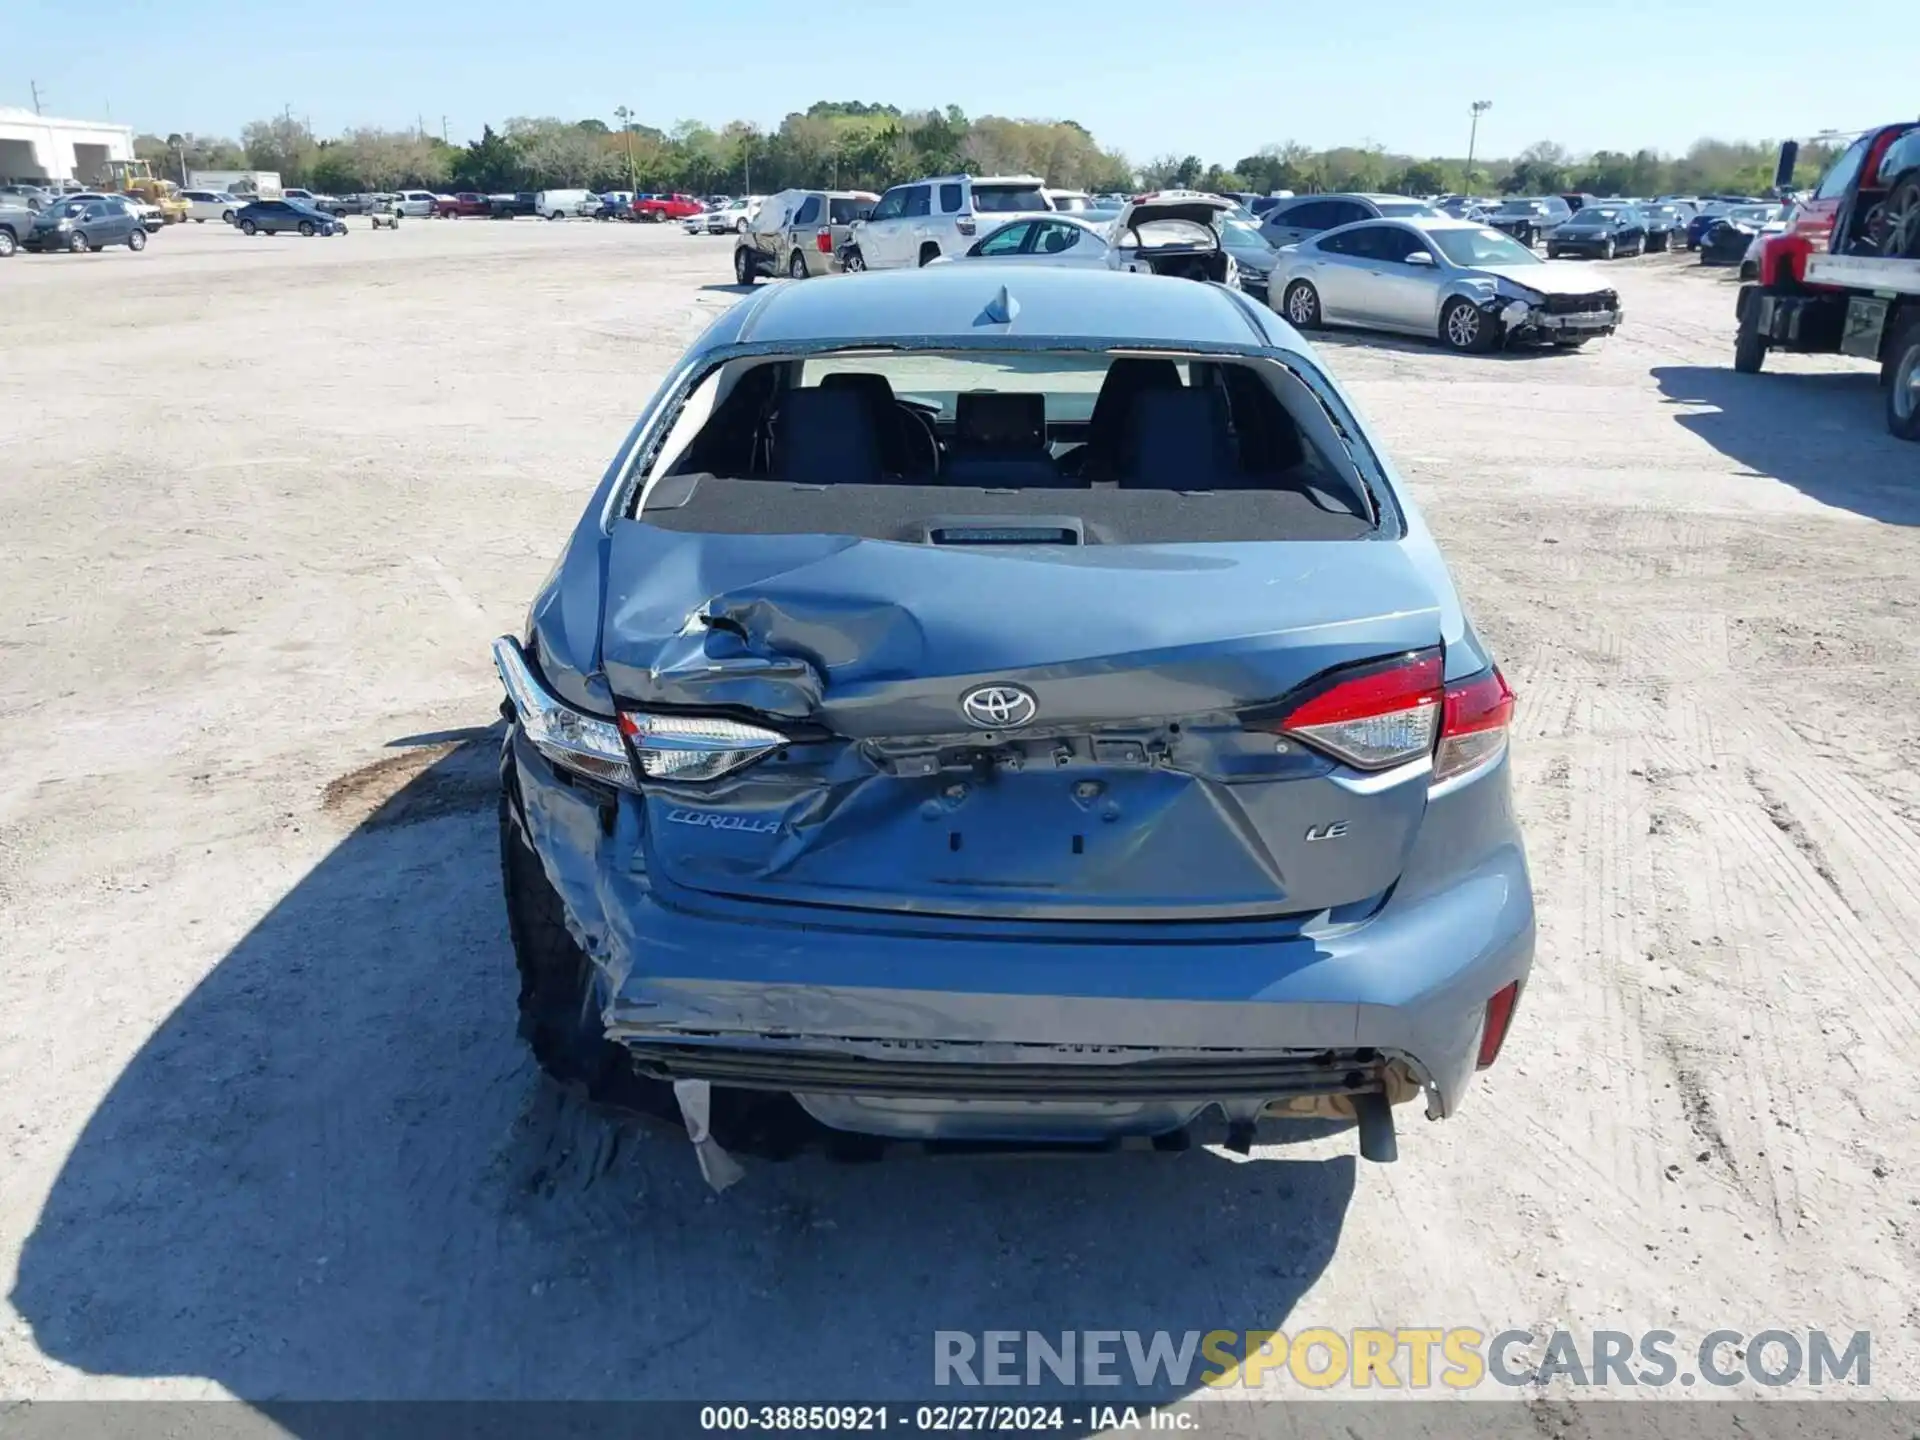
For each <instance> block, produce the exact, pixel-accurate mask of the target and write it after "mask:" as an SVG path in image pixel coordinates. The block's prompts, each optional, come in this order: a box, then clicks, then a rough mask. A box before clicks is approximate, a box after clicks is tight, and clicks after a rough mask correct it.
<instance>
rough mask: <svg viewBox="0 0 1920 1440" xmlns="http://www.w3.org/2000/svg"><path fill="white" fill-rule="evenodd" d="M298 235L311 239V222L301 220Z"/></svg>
mask: <svg viewBox="0 0 1920 1440" xmlns="http://www.w3.org/2000/svg"><path fill="white" fill-rule="evenodd" d="M300 233H301V234H302V235H305V236H307V237H308V238H309V239H311V238H312V236H313V222H312V221H311V220H302V221H301V222H300Z"/></svg>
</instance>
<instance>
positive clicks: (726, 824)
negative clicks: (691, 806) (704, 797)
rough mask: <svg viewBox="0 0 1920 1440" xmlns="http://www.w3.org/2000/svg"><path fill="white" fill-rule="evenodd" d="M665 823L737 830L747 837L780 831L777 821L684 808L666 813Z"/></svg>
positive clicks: (707, 828) (708, 828) (704, 828)
mask: <svg viewBox="0 0 1920 1440" xmlns="http://www.w3.org/2000/svg"><path fill="white" fill-rule="evenodd" d="M667 821H668V823H670V824H673V825H695V826H698V827H700V828H701V829H703V830H738V831H743V832H745V833H746V834H748V835H772V834H775V833H777V832H778V831H779V829H780V822H779V821H778V820H772V819H756V818H754V817H753V816H751V815H728V814H725V813H724V812H722V811H719V810H688V809H686V808H684V807H681V808H678V809H674V810H669V811H667Z"/></svg>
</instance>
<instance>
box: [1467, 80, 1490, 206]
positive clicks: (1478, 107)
mask: <svg viewBox="0 0 1920 1440" xmlns="http://www.w3.org/2000/svg"><path fill="white" fill-rule="evenodd" d="M1492 108H1493V102H1492V101H1491V100H1476V101H1474V102H1473V128H1472V129H1471V130H1469V131H1468V132H1467V173H1466V176H1465V177H1464V183H1465V185H1466V187H1467V193H1469V194H1471V193H1473V151H1474V147H1475V145H1476V144H1477V143H1478V141H1479V139H1480V117H1481V116H1482V115H1484V114H1486V113H1487V111H1489V110H1491V109H1492Z"/></svg>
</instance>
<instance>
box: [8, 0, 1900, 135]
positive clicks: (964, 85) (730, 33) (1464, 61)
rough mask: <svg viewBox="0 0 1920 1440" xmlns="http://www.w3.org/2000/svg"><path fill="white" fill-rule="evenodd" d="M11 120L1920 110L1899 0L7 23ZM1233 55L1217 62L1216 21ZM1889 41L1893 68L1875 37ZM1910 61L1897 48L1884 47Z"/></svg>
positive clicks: (887, 1)
mask: <svg viewBox="0 0 1920 1440" xmlns="http://www.w3.org/2000/svg"><path fill="white" fill-rule="evenodd" d="M4 3H5V10H6V18H5V20H4V22H0V104H18V105H26V104H28V103H30V102H29V92H28V82H29V81H30V80H34V81H38V82H39V84H40V88H41V93H42V97H43V104H44V108H45V110H46V112H47V113H48V114H50V115H61V116H70V117H74V118H81V119H102V118H107V117H108V116H109V115H110V116H111V118H112V119H114V120H116V121H120V122H123V123H126V124H131V125H133V126H135V127H136V128H138V129H141V130H152V131H156V132H160V133H165V132H166V131H168V130H191V131H197V132H201V133H213V134H225V135H235V134H237V133H238V131H239V129H240V127H241V125H242V124H244V123H245V122H246V121H248V120H250V119H254V118H257V117H260V116H264V115H266V114H269V113H276V112H278V111H279V110H280V109H281V108H282V107H283V106H291V107H292V109H293V113H294V114H295V115H304V116H306V117H308V118H309V119H310V120H311V122H312V124H313V126H314V128H315V129H316V130H317V131H319V132H320V133H321V134H323V135H325V134H331V133H334V132H337V131H339V130H341V129H344V128H345V127H347V126H348V125H353V124H376V125H385V126H405V125H412V124H413V123H415V121H416V118H418V119H422V120H423V121H424V123H425V124H426V125H427V126H428V127H429V128H430V129H436V130H437V129H438V128H439V127H440V124H441V117H442V116H444V117H445V119H446V125H447V129H448V133H449V134H450V135H451V136H452V138H453V139H454V140H455V141H462V140H465V139H467V138H469V137H470V136H472V135H476V134H478V133H479V130H480V126H481V124H482V123H483V122H484V121H488V120H495V121H497V120H500V119H503V118H505V117H507V116H509V115H559V116H562V117H564V118H567V119H580V118H583V117H586V116H589V115H593V116H598V117H600V118H602V119H606V120H608V121H609V122H611V120H612V112H613V110H614V108H615V107H616V106H619V105H622V104H625V105H629V106H631V107H632V108H633V109H634V111H635V112H636V113H637V114H638V116H639V117H640V118H641V119H643V120H645V121H646V122H647V123H649V124H655V125H659V126H661V127H663V128H665V127H668V126H671V125H672V124H673V123H674V122H675V121H678V120H681V119H698V120H704V121H707V122H709V123H713V124H717V123H719V122H721V121H724V120H727V119H731V118H734V117H741V118H745V119H749V120H754V121H757V122H759V123H761V124H763V125H774V124H777V123H778V122H779V120H780V118H781V117H782V116H783V115H785V114H786V113H787V112H788V111H790V110H794V109H803V108H805V106H806V105H807V104H809V103H810V102H812V101H814V100H817V99H848V100H852V99H862V100H874V101H885V102H889V103H892V104H896V105H899V106H901V107H903V108H916V107H925V106H929V105H945V104H948V103H954V104H958V105H959V106H960V107H961V108H962V109H964V110H965V111H966V112H967V113H968V114H969V115H981V114H1002V115H1013V116H1018V117H1023V118H1054V119H1075V120H1078V121H1080V123H1082V124H1083V125H1085V126H1087V128H1088V129H1090V130H1091V131H1093V133H1094V135H1095V136H1097V137H1098V138H1099V140H1100V141H1101V142H1102V143H1103V144H1107V145H1115V146H1118V147H1119V148H1120V149H1122V150H1124V151H1126V152H1127V154H1129V155H1130V156H1132V157H1133V158H1135V159H1145V158H1148V157H1149V156H1152V155H1156V154H1162V153H1167V152H1172V153H1175V154H1188V153H1192V154H1197V155H1199V156H1200V157H1201V158H1202V159H1205V160H1218V161H1220V162H1222V163H1230V162H1231V161H1233V160H1234V159H1235V158H1236V157H1238V156H1240V155H1243V154H1246V153H1248V152H1250V151H1253V150H1256V149H1258V148H1259V147H1260V146H1261V145H1263V144H1266V143H1269V142H1275V141H1282V140H1287V139H1297V140H1300V141H1303V142H1305V143H1307V144H1309V145H1313V146H1316V147H1320V146H1327V145H1335V144H1358V143H1363V142H1366V141H1369V140H1371V141H1378V142H1379V143H1381V144H1383V145H1385V146H1386V147H1387V148H1389V149H1391V150H1395V151H1406V152H1411V153H1416V154H1428V153H1439V154H1454V155H1458V154H1462V153H1464V152H1465V150H1466V144H1467V129H1468V117H1467V107H1468V105H1469V103H1470V102H1471V101H1474V100H1480V99H1485V100H1491V101H1492V102H1493V108H1492V110H1491V111H1490V112H1489V113H1488V114H1487V116H1486V117H1485V119H1484V120H1483V121H1482V122H1481V129H1480V137H1481V138H1480V151H1481V153H1482V154H1512V153H1514V152H1515V151H1517V150H1519V149H1520V148H1522V147H1523V146H1525V145H1527V144H1529V143H1531V142H1532V141H1535V140H1540V139H1554V140H1558V141H1560V142H1562V143H1563V144H1565V145H1567V146H1568V147H1570V148H1571V149H1573V150H1576V151H1581V150H1589V149H1594V148H1598V147H1608V148H1618V149H1626V150H1631V149H1634V148H1636V147H1639V146H1642V145H1646V146H1652V147H1654V148H1656V149H1662V150H1666V151H1670V152H1671V151H1678V150H1683V149H1684V148H1685V147H1686V146H1687V145H1688V144H1689V143H1691V142H1692V141H1693V140H1694V139H1696V138H1698V137H1699V136H1701V135H1707V134H1712V135H1717V136H1721V137H1724V138H1750V139H1757V138H1769V137H1777V136H1782V135H1789V134H1791V135H1800V136H1805V135H1809V134H1812V133H1814V132H1817V131H1820V130H1824V129H1828V128H1839V129H1855V128H1859V127H1863V126H1866V125H1870V124H1874V123H1878V122H1880V121H1882V120H1887V119H1893V118H1897V117H1899V116H1901V115H1905V114H1907V113H1909V112H1911V111H1912V110H1913V109H1914V108H1915V106H1916V105H1920V98H1917V97H1916V94H1915V91H1914V89H1913V85H1912V76H1913V71H1912V61H1913V57H1914V55H1915V54H1920V38H1916V32H1915V31H1914V29H1913V19H1912V16H1913V10H1912V4H1911V0H1845V3H1844V4H1839V3H1831V0H1830V3H1829V4H1828V5H1827V6H1826V7H1825V13H1828V14H1830V15H1831V16H1833V17H1834V18H1835V19H1839V18H1840V17H1842V16H1843V15H1844V17H1845V19H1846V29H1845V30H1844V31H1841V30H1838V29H1833V30H1828V31H1825V32H1821V31H1819V30H1818V29H1817V28H1816V27H1815V26H1814V25H1812V24H1811V23H1810V19H1811V17H1812V16H1814V15H1816V14H1818V13H1821V12H1822V7H1820V6H1815V7H1813V8H1812V9H1809V7H1808V6H1807V4H1806V0H1738V3H1736V0H1712V3H1702V0H1660V3H1642V0H1611V3H1606V4H1599V3H1584V0H1583V3H1557V0H1470V3H1466V4H1450V5H1441V4H1437V3H1415V0H1344V3H1341V0H1336V3H1333V4H1326V5H1302V4H1286V5H1281V4H1262V3H1259V0H1251V3H1249V0H1236V3H1222V4H1218V5H1216V6H1209V5H1207V4H1206V3H1205V0H1155V3H1145V0H1071V3H1054V4H1047V3H1042V0H674V3H666V4H662V3H659V0H637V3H629V4H625V5H618V6H614V5H598V4H593V3H586V4H581V3H572V4H565V3H563V4H547V5H529V4H526V3H524V0H517V3H510V0H305V3H286V0H280V3H262V0H167V3H165V4H154V3H151V0H91V3H88V4H86V5H74V4H73V3H71V0H4ZM1210 10H1211V11H1213V12H1216V13H1217V14H1218V15H1219V17H1220V21H1219V28H1220V30H1221V32H1222V38H1221V39H1220V40H1219V41H1218V42H1209V41H1208V40H1207V39H1206V38H1205V36H1206V34H1207V31H1208V28H1209V25H1208V22H1207V21H1206V20H1205V19H1204V18H1203V17H1204V16H1205V15H1206V14H1207V13H1208V12H1209V11H1210ZM1873 36H1879V37H1881V38H1880V39H1879V40H1877V41H1876V40H1874V39H1871V38H1863V37H1873ZM1896 36H1902V37H1904V43H1895V41H1894V37H1896Z"/></svg>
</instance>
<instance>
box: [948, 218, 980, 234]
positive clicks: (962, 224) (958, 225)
mask: <svg viewBox="0 0 1920 1440" xmlns="http://www.w3.org/2000/svg"><path fill="white" fill-rule="evenodd" d="M953 228H954V229H956V230H958V231H959V232H960V233H961V234H962V235H971V234H973V232H974V231H975V230H976V229H978V228H979V227H978V226H976V225H975V224H974V223H973V217H972V216H971V215H962V216H961V217H960V218H959V219H958V220H956V221H954V222H953Z"/></svg>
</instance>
